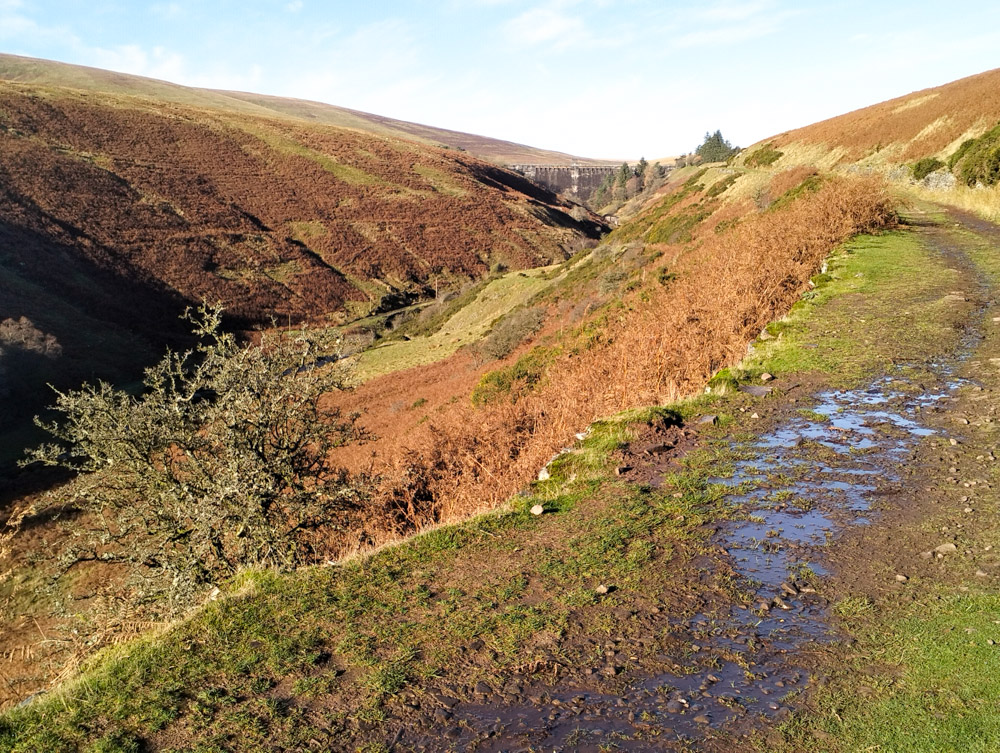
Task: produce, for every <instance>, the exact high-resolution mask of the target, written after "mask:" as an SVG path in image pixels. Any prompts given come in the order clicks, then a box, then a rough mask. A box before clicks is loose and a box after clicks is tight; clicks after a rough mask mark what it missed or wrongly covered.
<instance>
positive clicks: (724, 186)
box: [705, 175, 740, 199]
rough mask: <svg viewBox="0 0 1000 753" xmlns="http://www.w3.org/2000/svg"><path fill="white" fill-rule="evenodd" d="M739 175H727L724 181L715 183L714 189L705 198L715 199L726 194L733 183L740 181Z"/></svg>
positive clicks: (706, 193)
mask: <svg viewBox="0 0 1000 753" xmlns="http://www.w3.org/2000/svg"><path fill="white" fill-rule="evenodd" d="M739 177H740V176H739V175H727V176H726V177H725V178H723V179H722V180H720V181H718V182H716V183H713V184H712V187H711V188H709V189H708V190H707V191H706V192H705V197H706V198H709V199H714V198H715V197H716V196H719V195H720V194H723V193H725V192H726V191H727V190H728V189H729V187H730V186H731V185H733V183H735V182H736V181H737V180H739Z"/></svg>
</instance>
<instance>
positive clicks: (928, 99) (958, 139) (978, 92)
mask: <svg viewBox="0 0 1000 753" xmlns="http://www.w3.org/2000/svg"><path fill="white" fill-rule="evenodd" d="M998 122H1000V68H998V69H996V70H992V71H987V72H985V73H980V74H978V75H976V76H970V77H969V78H964V79H961V80H959V81H954V82H952V83H949V84H945V85H943V86H938V87H934V88H931V89H923V90H921V91H916V92H913V93H911V94H907V95H906V96H903V97H897V98H896V99H890V100H889V101H887V102H882V103H880V104H877V105H872V106H871V107H865V108H863V109H861V110H856V111H854V112H850V113H847V114H845V115H840V116H838V117H835V118H831V119H829V120H824V121H822V122H820V123H816V124H814V125H810V126H806V127H805V128H798V129H796V130H794V131H788V132H786V133H783V134H781V135H779V136H776V137H775V138H773V139H768V141H773V142H774V143H775V144H776V145H777V146H778V148H779V149H780V148H786V149H787V148H793V150H794V145H801V146H803V147H804V146H806V145H811V146H822V147H825V148H826V149H827V150H829V152H830V154H829V156H828V157H824V158H823V161H824V163H826V164H827V165H829V166H832V165H835V164H843V163H849V162H859V161H862V160H864V159H865V158H872V157H875V155H878V159H879V160H881V161H885V162H890V161H891V162H896V163H907V162H915V161H917V160H919V159H921V158H923V157H934V156H938V157H941V158H944V159H946V158H947V157H948V155H949V154H951V153H953V152H954V151H955V150H956V149H957V148H958V147H959V145H961V143H962V142H963V141H965V140H966V139H969V138H972V137H974V136H979V135H980V134H982V133H983V132H984V131H986V130H989V129H990V128H992V127H993V126H995V125H996V124H997V123H998Z"/></svg>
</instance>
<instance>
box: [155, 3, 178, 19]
mask: <svg viewBox="0 0 1000 753" xmlns="http://www.w3.org/2000/svg"><path fill="white" fill-rule="evenodd" d="M149 12H150V13H152V14H153V15H154V16H157V17H159V18H166V19H174V18H180V17H181V16H183V15H184V8H183V7H181V4H180V3H155V4H153V5H151V6H150V8H149Z"/></svg>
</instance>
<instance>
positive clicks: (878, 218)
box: [359, 178, 894, 545]
mask: <svg viewBox="0 0 1000 753" xmlns="http://www.w3.org/2000/svg"><path fill="white" fill-rule="evenodd" d="M893 217H894V213H893V209H892V202H891V201H890V199H889V196H888V192H887V189H886V187H885V186H884V184H882V183H881V182H878V181H876V180H874V179H846V178H840V179H831V180H830V181H828V182H826V183H825V184H824V185H823V187H822V188H821V189H820V190H818V191H817V192H815V193H810V194H807V195H803V196H802V197H801V198H800V199H798V200H797V201H795V202H792V203H790V204H789V205H788V206H786V207H784V208H782V209H781V210H780V211H777V212H768V213H760V214H753V215H751V216H749V217H747V218H746V219H744V221H742V222H741V223H739V224H738V225H736V226H735V227H733V228H732V229H731V230H730V231H728V232H725V233H722V234H711V235H708V234H705V235H703V236H702V240H701V242H700V243H699V244H696V245H695V246H691V247H689V248H688V249H687V251H686V252H684V253H682V254H681V255H680V256H679V257H678V258H677V259H675V260H673V261H672V263H671V266H670V270H671V271H672V272H674V273H676V274H677V275H678V276H677V278H676V279H675V280H673V281H672V282H670V283H669V284H668V285H666V286H663V285H660V284H659V283H657V282H653V280H655V279H656V275H655V274H651V275H649V276H648V277H649V279H650V283H649V284H648V285H645V286H643V287H642V288H640V289H638V290H635V291H634V292H633V293H631V294H630V295H629V296H628V297H626V299H625V300H624V302H623V306H622V307H621V308H619V309H614V308H612V309H610V310H609V311H606V312H605V314H604V319H603V326H602V327H600V328H593V327H592V328H591V330H590V331H591V332H593V333H594V335H593V336H592V337H591V338H590V339H587V340H585V341H584V340H578V341H577V343H576V345H577V347H576V348H572V349H568V352H567V353H566V354H564V355H563V356H562V357H561V358H559V359H557V360H556V361H555V362H554V364H553V365H552V366H551V367H550V368H549V371H548V373H547V375H546V378H545V380H544V381H543V383H542V385H541V386H540V387H539V388H537V389H535V390H534V391H532V392H529V393H527V394H522V396H521V397H520V399H518V400H517V401H516V402H512V401H502V402H500V403H499V404H496V403H494V404H491V405H488V406H485V407H481V408H474V407H472V406H471V405H470V404H468V403H467V402H466V401H462V402H460V403H455V404H454V405H453V406H450V408H451V409H450V410H445V411H440V412H438V413H436V415H434V416H431V417H430V420H428V421H426V422H425V423H423V424H422V425H421V426H419V427H418V428H417V430H415V431H413V432H411V433H410V434H409V435H408V436H407V437H406V438H405V439H404V440H401V441H399V442H397V443H395V444H392V443H389V444H385V445H383V446H382V448H381V449H380V452H379V456H378V457H376V458H375V459H374V460H373V468H374V469H376V470H380V473H381V477H382V486H381V488H380V489H379V492H378V494H377V498H376V500H375V501H374V503H373V506H372V508H371V509H370V510H369V511H368V512H369V515H368V518H367V520H366V521H365V523H364V526H363V529H364V530H363V531H362V532H361V535H360V537H359V540H360V541H361V542H363V543H364V544H367V545H370V544H372V543H377V542H378V541H380V540H381V539H383V538H385V537H392V536H396V535H399V534H400V533H402V532H405V531H408V530H413V529H415V528H419V527H421V526H424V525H427V524H430V523H434V522H439V521H442V520H455V519H459V518H463V517H466V516H468V515H471V514H475V513H477V512H481V511H484V510H488V509H491V508H494V507H496V506H497V505H499V504H500V503H501V502H503V501H504V500H505V499H507V498H508V497H509V496H510V495H511V494H513V493H514V492H516V491H517V490H518V489H519V488H521V487H522V486H523V485H524V484H525V483H527V482H528V481H530V480H531V479H533V478H534V477H535V475H536V474H537V473H538V469H539V468H541V467H542V466H543V465H544V464H545V462H546V461H547V460H548V459H549V458H550V457H552V455H553V454H554V453H555V452H556V451H557V450H558V449H559V448H560V447H562V446H563V445H564V444H565V443H566V442H567V440H568V439H569V438H570V437H571V436H572V434H573V433H574V432H576V431H580V430H581V429H583V428H584V427H585V426H587V425H588V424H589V423H591V422H592V421H593V420H595V419H597V418H599V417H601V416H605V415H608V414H610V413H613V412H616V411H620V410H624V409H628V408H633V407H637V406H645V405H651V404H662V403H667V402H671V401H673V400H676V399H677V398H679V397H682V396H684V395H688V394H691V393H692V392H694V391H697V390H700V388H701V387H702V385H703V384H704V383H705V381H706V380H707V379H708V378H709V377H710V376H711V375H712V374H713V373H714V372H715V371H716V370H718V369H720V368H722V367H725V366H728V365H732V364H734V363H736V362H738V361H739V359H740V357H741V356H742V355H743V353H744V352H745V349H746V343H747V342H748V341H750V340H751V339H753V337H755V336H756V335H757V334H758V333H759V332H760V331H761V330H762V329H763V328H764V326H765V325H766V324H767V323H768V322H770V321H771V320H773V319H774V318H776V317H778V316H780V315H782V314H783V313H785V311H787V309H788V308H789V307H790V306H791V304H792V303H793V302H794V301H795V300H797V299H798V297H799V296H800V294H801V293H802V291H803V290H804V288H805V286H806V284H807V281H808V279H809V277H810V276H811V275H812V274H814V273H815V270H816V269H817V268H818V266H819V264H820V262H821V260H822V259H823V258H824V257H825V256H826V255H827V254H828V253H829V252H830V251H831V250H832V249H833V248H834V247H835V246H836V245H837V244H838V243H840V242H841V241H843V240H845V239H846V238H848V237H850V236H851V235H854V234H856V233H861V232H871V231H875V230H878V229H880V228H882V227H885V226H886V225H888V224H890V223H891V222H892V220H893ZM653 271H654V272H655V270H653ZM582 343H583V344H582Z"/></svg>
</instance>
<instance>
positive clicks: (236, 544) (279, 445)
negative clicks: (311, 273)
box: [25, 306, 362, 586]
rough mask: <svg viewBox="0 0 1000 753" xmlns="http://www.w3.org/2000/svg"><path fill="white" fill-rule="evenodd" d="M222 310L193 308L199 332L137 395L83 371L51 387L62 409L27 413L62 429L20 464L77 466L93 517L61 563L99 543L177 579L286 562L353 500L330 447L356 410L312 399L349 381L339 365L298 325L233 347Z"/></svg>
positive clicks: (351, 427)
mask: <svg viewBox="0 0 1000 753" xmlns="http://www.w3.org/2000/svg"><path fill="white" fill-rule="evenodd" d="M221 313H222V312H221V309H219V308H212V307H205V306H203V307H201V308H199V309H198V310H197V311H196V312H193V313H192V312H188V314H187V315H186V316H187V318H188V319H189V320H190V321H191V322H192V324H193V327H194V332H195V334H196V335H197V336H198V338H199V345H198V346H197V348H196V349H195V350H193V351H187V352H184V353H168V354H167V355H166V357H164V358H163V360H161V361H160V362H159V363H158V364H157V365H155V366H153V367H151V368H150V369H148V370H147V371H146V375H145V378H144V380H143V385H144V390H143V392H142V393H141V394H140V395H138V396H135V395H132V394H129V393H127V392H125V391H123V390H119V389H116V388H114V387H112V386H111V385H109V384H106V383H103V382H100V383H98V384H97V386H92V385H85V386H84V387H83V388H82V389H80V390H75V391H70V392H65V393H62V392H58V393H57V395H58V397H57V400H56V404H55V405H54V406H53V410H54V411H55V412H56V413H58V414H61V419H60V420H57V421H53V422H44V421H40V420H38V419H36V422H37V423H38V424H39V426H41V427H42V428H44V429H46V430H47V431H48V432H50V433H51V434H52V435H53V436H54V437H56V439H57V440H58V441H57V442H53V443H49V444H45V445H42V446H41V447H39V448H37V449H35V450H34V451H32V452H31V453H30V454H29V458H28V460H26V461H25V464H27V463H31V462H39V463H44V464H46V465H53V466H63V467H66V468H70V469H73V470H75V471H77V472H79V473H80V474H81V475H80V477H79V478H78V480H77V482H76V483H75V484H74V485H73V486H71V488H70V492H71V493H72V494H73V495H74V497H75V504H76V505H77V506H79V507H81V508H82V509H83V511H84V512H85V513H87V512H89V513H92V517H93V518H94V519H95V520H98V521H100V522H99V528H100V530H99V531H97V532H96V537H97V538H98V539H100V543H99V544H98V543H96V542H94V541H89V542H88V541H86V537H85V536H84V537H83V540H82V541H81V543H80V545H79V546H80V549H79V550H78V551H76V553H75V554H72V553H71V556H70V557H69V558H68V559H69V561H68V562H67V566H71V565H72V564H73V562H74V561H78V560H81V559H87V558H93V557H95V556H100V558H101V559H103V560H114V561H123V562H130V563H132V564H135V565H146V566H149V567H152V568H154V569H155V570H158V571H167V572H168V573H170V574H172V575H174V581H175V585H178V586H181V585H187V586H191V585H194V584H197V583H200V582H213V581H214V580H216V579H218V578H220V577H226V576H229V575H231V574H233V573H235V572H236V570H237V569H238V568H239V567H241V566H245V565H274V566H278V567H281V568H291V567H295V566H297V565H299V564H302V563H305V562H308V561H310V560H311V559H312V555H313V553H314V550H315V546H316V542H317V540H318V539H319V538H321V534H320V533H319V532H320V531H322V530H324V529H329V528H331V527H335V526H336V521H337V519H338V515H340V514H342V513H344V512H345V511H347V510H349V509H351V508H353V507H355V506H356V505H357V504H358V502H359V500H360V498H361V493H362V489H361V488H360V487H359V486H358V485H356V484H355V483H354V482H352V480H350V479H349V478H348V477H347V474H346V472H344V471H341V470H338V469H335V468H331V467H329V466H328V464H327V459H326V458H327V453H328V452H329V451H330V450H331V449H332V448H334V447H337V446H340V445H343V444H345V443H347V442H350V441H352V440H355V439H358V438H360V436H361V433H360V431H359V430H358V429H357V428H356V427H355V420H356V418H357V416H355V415H349V416H344V415H341V413H340V412H339V411H338V410H332V411H326V410H324V409H322V408H321V407H320V398H321V396H322V395H323V394H324V393H326V392H329V391H332V390H340V389H343V388H344V387H345V380H346V376H347V374H346V372H345V371H344V368H343V367H342V366H341V365H339V364H337V363H334V364H329V365H321V362H320V361H318V360H317V358H316V354H315V353H313V352H312V347H311V344H310V343H309V342H308V341H307V340H305V339H302V338H299V339H290V338H273V339H268V340H265V341H264V342H263V343H262V344H261V345H260V346H255V347H245V348H244V347H241V346H240V345H239V344H238V343H237V342H236V340H235V338H234V337H233V336H232V335H230V334H227V333H225V332H223V331H222V330H221V327H220V323H221ZM98 551H100V552H101V554H100V555H98V554H97V552H98Z"/></svg>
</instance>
